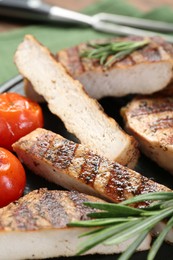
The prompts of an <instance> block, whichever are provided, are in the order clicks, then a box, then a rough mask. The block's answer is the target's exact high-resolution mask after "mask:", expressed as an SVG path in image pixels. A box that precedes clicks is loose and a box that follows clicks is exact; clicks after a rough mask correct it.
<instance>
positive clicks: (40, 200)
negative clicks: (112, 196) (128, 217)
mask: <svg viewBox="0 0 173 260" xmlns="http://www.w3.org/2000/svg"><path fill="white" fill-rule="evenodd" d="M86 201H91V202H101V200H99V199H98V198H94V197H92V196H88V195H85V194H82V193H78V192H75V191H71V192H68V191H58V190H51V191H50V190H47V189H40V190H35V191H32V192H30V193H29V194H27V195H25V196H24V197H22V198H20V199H19V200H18V201H16V202H15V203H11V204H9V205H8V206H6V207H4V208H1V209H0V259H3V260H20V259H44V258H51V257H60V256H74V255H75V254H76V253H77V250H78V245H79V243H80V242H81V241H82V238H81V239H79V235H80V234H82V233H84V232H86V231H91V229H89V228H86V229H85V228H75V227H73V228H72V227H68V226H67V224H68V223H69V222H71V221H78V220H85V219H88V217H87V214H88V213H90V212H94V209H91V208H88V207H86V206H84V205H83V202H86ZM150 242H151V237H150V235H148V236H147V238H146V239H145V240H144V241H143V242H142V244H141V245H140V247H139V248H138V250H147V249H149V246H150ZM129 243H130V240H128V241H126V242H124V243H121V244H120V245H113V246H104V245H103V244H101V245H99V246H97V247H95V248H93V249H91V250H90V251H89V252H88V254H95V253H98V254H113V253H120V252H122V251H124V250H125V249H126V248H127V246H128V245H129Z"/></svg>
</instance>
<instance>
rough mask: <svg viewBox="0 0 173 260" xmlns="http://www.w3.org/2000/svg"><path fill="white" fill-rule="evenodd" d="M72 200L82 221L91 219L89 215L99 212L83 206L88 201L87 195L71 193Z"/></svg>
mask: <svg viewBox="0 0 173 260" xmlns="http://www.w3.org/2000/svg"><path fill="white" fill-rule="evenodd" d="M70 199H71V200H72V201H73V204H74V207H75V208H76V210H77V211H78V212H79V213H80V220H86V219H89V217H87V214H89V213H91V212H96V211H97V210H96V209H92V208H89V207H87V206H85V205H84V204H83V203H84V202H86V201H88V198H87V195H85V194H82V193H78V192H76V191H72V192H71V193H70ZM86 212H87V214H86Z"/></svg>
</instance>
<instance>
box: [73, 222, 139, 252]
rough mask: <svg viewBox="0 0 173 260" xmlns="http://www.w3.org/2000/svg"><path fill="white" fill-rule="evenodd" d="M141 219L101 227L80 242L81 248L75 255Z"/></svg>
mask: <svg viewBox="0 0 173 260" xmlns="http://www.w3.org/2000/svg"><path fill="white" fill-rule="evenodd" d="M140 221H141V220H135V221H133V222H127V223H123V224H122V223H121V224H119V225H113V226H111V227H106V228H104V229H101V230H100V231H99V232H97V233H96V234H94V235H91V236H90V237H89V238H88V239H87V240H86V241H84V242H82V243H81V244H80V248H82V249H81V250H79V252H78V253H77V255H80V254H83V253H85V252H86V251H88V250H89V249H91V248H93V247H94V246H96V245H98V244H100V243H102V242H105V241H106V240H107V239H108V238H110V237H112V236H114V235H115V234H118V233H119V232H120V231H122V230H125V229H127V228H128V227H132V226H133V225H135V224H136V223H139V222H140Z"/></svg>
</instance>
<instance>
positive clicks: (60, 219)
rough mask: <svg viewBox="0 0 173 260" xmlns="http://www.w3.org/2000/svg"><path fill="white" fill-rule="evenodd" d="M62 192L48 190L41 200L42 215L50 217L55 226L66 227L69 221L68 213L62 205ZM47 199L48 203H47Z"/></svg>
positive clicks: (46, 217)
mask: <svg viewBox="0 0 173 260" xmlns="http://www.w3.org/2000/svg"><path fill="white" fill-rule="evenodd" d="M62 199H63V197H62V194H61V193H59V194H58V197H57V196H56V194H55V193H52V192H47V193H45V194H43V196H42V197H41V198H40V200H39V203H38V205H39V210H40V215H41V216H42V217H43V218H45V219H48V220H49V222H50V224H51V225H52V226H53V227H65V226H66V224H67V223H68V221H69V218H68V215H67V213H66V211H65V209H64V207H63V206H62V205H61V200H62ZM45 201H46V203H45Z"/></svg>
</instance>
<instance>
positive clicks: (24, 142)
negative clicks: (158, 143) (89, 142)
mask: <svg viewBox="0 0 173 260" xmlns="http://www.w3.org/2000/svg"><path fill="white" fill-rule="evenodd" d="M13 149H14V151H15V152H16V153H17V155H18V157H19V158H20V160H21V161H22V162H23V163H24V164H25V165H26V166H27V167H28V168H29V169H31V170H32V171H33V172H35V173H36V174H38V175H40V176H42V177H44V178H46V179H47V180H49V181H51V182H54V183H56V184H58V185H61V186H62V187H65V188H67V189H69V190H77V191H80V192H84V193H87V194H91V195H95V196H98V197H101V198H104V199H107V200H109V201H113V202H121V201H123V200H125V199H128V198H130V197H133V196H135V195H138V194H142V193H148V192H155V191H167V190H169V189H168V188H167V187H165V186H163V185H160V184H158V183H156V182H154V181H152V180H149V179H148V178H146V177H144V176H142V175H140V174H139V173H137V172H135V171H132V170H130V169H128V168H126V167H124V166H121V165H120V164H118V163H115V162H112V161H109V160H108V159H106V158H104V157H100V156H99V155H97V154H95V153H94V152H92V151H91V150H89V149H88V148H87V147H86V146H84V145H81V144H76V143H74V142H72V141H69V140H67V139H64V138H63V137H61V136H60V135H57V134H55V133H53V132H51V131H48V130H45V129H41V128H39V129H36V130H35V131H33V132H32V133H30V134H29V135H26V136H25V137H23V138H21V139H20V140H19V141H18V142H16V143H15V144H14V145H13Z"/></svg>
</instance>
